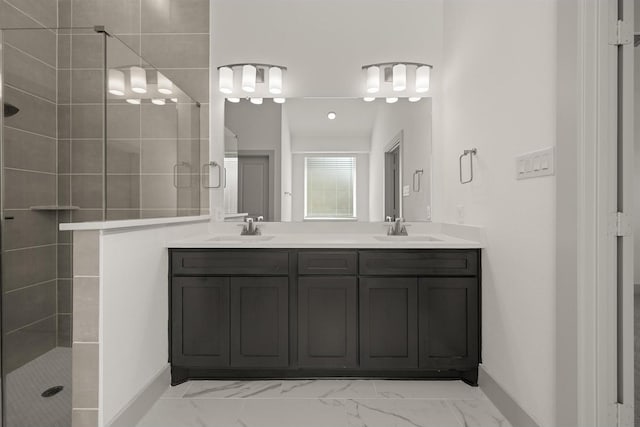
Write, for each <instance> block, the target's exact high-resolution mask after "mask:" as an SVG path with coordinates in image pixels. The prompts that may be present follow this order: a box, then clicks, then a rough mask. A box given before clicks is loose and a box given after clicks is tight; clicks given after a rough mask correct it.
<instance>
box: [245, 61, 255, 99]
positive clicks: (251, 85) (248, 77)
mask: <svg viewBox="0 0 640 427" xmlns="http://www.w3.org/2000/svg"><path fill="white" fill-rule="evenodd" d="M256 77H257V69H256V67H255V66H253V65H251V64H247V65H243V66H242V90H243V91H245V92H249V93H253V92H255V91H256Z"/></svg>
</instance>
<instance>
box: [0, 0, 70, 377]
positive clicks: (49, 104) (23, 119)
mask: <svg viewBox="0 0 640 427" xmlns="http://www.w3.org/2000/svg"><path fill="white" fill-rule="evenodd" d="M56 11H57V1H56V0H37V1H17V0H11V1H9V0H2V1H0V27H2V28H42V27H54V28H55V27H56V26H57V14H56ZM4 36H5V39H4V44H3V51H2V53H3V59H4V67H3V68H4V76H3V77H4V83H5V91H4V96H5V99H4V101H5V102H9V103H11V104H14V105H16V106H17V107H18V108H20V112H19V113H18V114H17V115H15V116H13V117H7V118H5V121H4V128H3V135H4V156H5V158H4V171H3V172H4V178H5V183H4V184H5V197H4V201H5V206H4V209H5V211H4V213H5V218H6V219H5V228H4V231H5V235H4V236H3V241H4V253H3V269H4V271H3V276H4V280H3V288H2V292H3V298H4V308H5V313H4V325H3V329H4V333H5V334H4V336H3V338H4V343H3V345H4V348H5V360H4V368H5V369H6V371H7V372H10V371H12V370H14V369H16V368H18V367H20V366H21V365H23V364H25V363H27V362H29V361H30V360H32V359H34V358H36V357H38V356H40V355H41V354H43V353H45V352H47V351H48V350H51V349H52V348H54V347H55V346H56V345H58V344H59V345H69V340H70V337H69V333H68V328H65V327H64V325H62V328H61V330H60V334H59V335H58V336H57V334H56V331H57V320H58V316H57V313H58V309H59V308H62V309H63V310H64V309H66V310H67V311H68V308H65V305H67V306H68V304H69V303H70V287H69V286H66V287H65V285H64V284H63V285H60V283H59V282H58V281H57V278H58V270H57V268H58V266H57V256H56V248H57V232H56V229H57V222H58V221H57V212H56V211H34V210H31V209H30V208H31V207H34V206H43V205H55V204H56V181H57V174H56V172H57V164H56V152H57V134H56V132H57V130H56V105H57V99H56V98H57V94H56V72H57V71H56V67H57V63H56V33H55V32H54V31H50V30H37V31H33V30H28V31H26V30H25V31H13V30H12V31H6V32H4ZM65 331H66V332H65Z"/></svg>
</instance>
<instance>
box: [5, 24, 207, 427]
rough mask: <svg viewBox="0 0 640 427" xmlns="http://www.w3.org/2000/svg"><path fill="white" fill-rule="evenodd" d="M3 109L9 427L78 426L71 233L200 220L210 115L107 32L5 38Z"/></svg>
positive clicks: (11, 33)
mask: <svg viewBox="0 0 640 427" xmlns="http://www.w3.org/2000/svg"><path fill="white" fill-rule="evenodd" d="M133 47H134V48H135V46H133ZM0 103H2V106H3V110H2V114H0V162H1V165H0V171H1V174H2V175H1V177H0V186H1V197H0V204H1V206H0V208H1V210H2V215H1V216H0V225H1V229H0V237H1V251H2V252H1V280H2V289H1V290H2V292H1V295H2V334H1V338H2V358H1V369H2V419H3V425H4V426H8V427H34V426H47V427H58V426H60V427H68V426H70V425H71V407H72V402H71V387H72V384H71V355H72V342H73V338H72V337H73V332H72V325H73V318H72V311H73V309H72V308H73V303H72V301H73V281H72V271H73V268H72V260H71V253H72V236H71V234H70V232H60V231H58V228H59V224H60V223H68V222H82V221H104V220H116V219H132V218H150V217H168V216H183V215H198V214H199V213H200V191H201V180H200V170H201V169H200V164H201V159H200V135H199V129H200V126H199V118H200V106H199V104H198V103H197V102H195V101H193V99H191V98H190V97H189V96H188V95H187V94H185V93H184V92H183V91H181V90H180V88H179V87H178V85H176V84H175V82H174V81H172V79H171V70H160V71H159V70H157V69H156V68H154V67H153V66H152V65H151V64H149V63H148V62H147V61H145V60H144V59H142V58H141V57H140V56H139V55H137V54H136V53H135V51H134V50H132V49H130V48H129V47H128V46H127V45H126V43H124V42H123V41H121V40H120V39H118V38H116V37H112V36H110V35H108V34H106V33H104V32H100V31H96V29H94V28H74V29H60V28H58V29H5V30H2V29H0ZM202 163H206V161H203V162H202ZM80 350H81V349H80V348H79V347H78V348H76V346H74V349H73V351H80ZM74 404H75V405H80V406H78V407H90V406H91V404H92V402H90V401H86V402H75V403H74Z"/></svg>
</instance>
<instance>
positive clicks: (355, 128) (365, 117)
mask: <svg viewBox="0 0 640 427" xmlns="http://www.w3.org/2000/svg"><path fill="white" fill-rule="evenodd" d="M284 108H285V110H286V114H287V118H288V120H289V130H290V132H291V135H292V136H294V137H296V136H343V137H344V136H363V137H369V136H370V135H371V131H372V129H373V124H374V122H375V119H376V115H377V112H378V106H377V103H373V102H364V101H362V99H289V100H288V101H287V103H286V104H284ZM330 111H333V112H335V113H336V119H335V120H329V119H328V118H327V114H328V113H329V112H330Z"/></svg>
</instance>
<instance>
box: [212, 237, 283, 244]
mask: <svg viewBox="0 0 640 427" xmlns="http://www.w3.org/2000/svg"><path fill="white" fill-rule="evenodd" d="M274 237H275V236H215V237H212V238H210V239H208V240H209V242H217V243H245V242H264V241H267V240H271V239H273V238H274Z"/></svg>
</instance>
